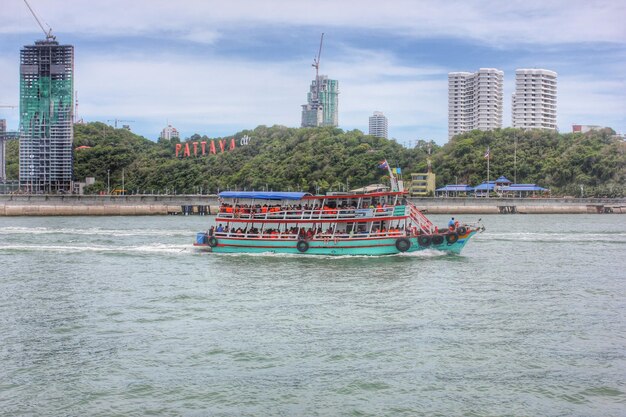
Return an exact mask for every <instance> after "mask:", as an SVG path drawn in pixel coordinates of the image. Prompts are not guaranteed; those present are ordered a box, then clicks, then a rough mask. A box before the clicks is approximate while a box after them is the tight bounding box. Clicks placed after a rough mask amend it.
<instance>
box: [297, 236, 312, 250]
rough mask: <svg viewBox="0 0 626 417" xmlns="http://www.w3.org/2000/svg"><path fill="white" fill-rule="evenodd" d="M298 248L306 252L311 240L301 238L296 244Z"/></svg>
mask: <svg viewBox="0 0 626 417" xmlns="http://www.w3.org/2000/svg"><path fill="white" fill-rule="evenodd" d="M296 249H298V252H302V253H304V252H306V251H308V250H309V242H307V241H306V240H302V239H301V240H299V241H298V243H297V244H296Z"/></svg>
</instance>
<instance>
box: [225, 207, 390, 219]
mask: <svg viewBox="0 0 626 417" xmlns="http://www.w3.org/2000/svg"><path fill="white" fill-rule="evenodd" d="M256 210H258V209H254V211H252V209H239V208H228V210H226V209H223V208H222V209H220V212H219V214H218V217H219V218H220V219H233V220H235V219H244V220H320V219H325V220H328V219H337V220H339V219H352V218H359V217H363V218H372V217H387V216H391V215H393V214H394V206H388V207H377V208H376V207H375V208H363V209H357V208H346V209H329V208H327V209H312V210H311V209H309V210H304V209H302V210H296V209H290V210H273V211H272V210H267V211H256Z"/></svg>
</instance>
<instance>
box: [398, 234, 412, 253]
mask: <svg viewBox="0 0 626 417" xmlns="http://www.w3.org/2000/svg"><path fill="white" fill-rule="evenodd" d="M410 248H411V241H410V240H409V239H407V238H406V237H401V238H398V239H396V249H398V250H399V251H400V252H406V251H408V250H409V249H410Z"/></svg>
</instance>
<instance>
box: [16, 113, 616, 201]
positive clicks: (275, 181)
mask: <svg viewBox="0 0 626 417" xmlns="http://www.w3.org/2000/svg"><path fill="white" fill-rule="evenodd" d="M245 135H247V136H249V137H250V142H249V144H248V145H247V146H239V140H240V139H241V138H242V137H244V136H245ZM234 138H235V140H236V144H237V147H236V148H235V149H233V150H228V147H226V149H225V151H224V152H222V151H221V149H220V148H219V147H218V146H216V148H217V153H216V154H208V153H209V152H208V145H207V155H204V156H202V155H201V154H200V152H198V156H195V157H194V156H193V155H194V154H193V151H192V153H191V155H192V156H191V157H183V155H182V154H183V152H182V151H181V152H179V157H176V156H175V155H176V148H177V145H179V146H181V147H182V149H184V145H185V142H184V141H183V142H182V143H181V141H179V140H178V139H174V140H172V141H169V140H159V141H158V142H153V141H151V140H148V139H146V138H143V137H141V136H137V135H135V134H133V133H132V132H130V131H128V130H124V129H113V128H112V127H110V126H108V125H105V124H103V123H97V122H96V123H89V124H84V125H76V127H75V133H74V146H75V152H74V158H75V161H74V175H75V178H76V179H77V180H81V181H82V180H84V178H85V177H95V179H96V183H95V184H94V185H92V186H90V187H89V188H88V189H87V192H91V193H98V192H100V191H104V190H106V189H107V171H108V172H109V175H110V186H111V189H116V188H121V186H122V174H123V175H124V188H125V189H126V190H127V193H177V194H182V193H208V192H211V193H214V192H216V191H218V190H224V189H240V190H243V189H247V190H252V189H254V190H261V189H266V188H267V189H270V190H304V191H310V192H326V191H341V190H345V189H346V188H348V189H349V188H356V187H359V186H363V185H367V184H371V183H377V182H381V181H385V180H386V179H387V178H386V172H385V171H384V170H380V169H378V167H377V166H378V164H379V163H380V161H382V160H383V159H387V160H388V161H389V163H390V164H391V165H392V166H399V167H401V168H402V172H403V173H404V175H405V177H408V174H409V173H411V172H424V171H425V170H426V167H427V159H428V152H429V150H430V152H431V156H430V159H431V161H432V168H433V171H434V172H435V173H436V174H437V186H438V187H439V186H443V185H445V184H450V183H452V184H454V183H455V182H456V183H459V184H462V183H465V184H470V185H477V184H479V183H481V182H482V181H484V180H486V178H487V160H486V159H485V157H484V154H485V152H486V150H487V148H488V147H489V149H490V153H491V159H490V177H491V179H494V178H497V177H498V176H500V175H504V176H506V177H508V178H509V179H510V180H513V179H516V180H517V182H518V183H536V184H538V185H541V186H543V187H546V188H550V189H551V191H552V194H553V195H575V196H579V195H580V186H581V185H582V186H583V187H584V190H585V196H610V197H618V196H624V195H625V193H626V189H625V186H624V184H625V183H626V153H625V151H626V143H625V142H624V141H623V140H621V139H619V138H615V137H614V132H613V131H611V130H610V129H605V130H602V131H596V132H589V133H586V134H581V133H576V134H559V133H556V132H549V131H543V130H530V131H523V130H519V129H511V128H508V129H498V130H495V131H489V132H482V131H473V132H469V133H466V134H463V135H459V136H456V137H454V138H453V139H452V140H450V141H449V142H448V143H447V144H446V145H444V146H439V145H437V144H435V143H433V142H426V141H418V143H417V145H416V146H415V147H413V148H411V149H407V148H406V147H404V146H402V145H400V144H398V143H396V142H395V141H393V140H387V139H381V138H376V137H372V136H369V135H365V134H364V133H363V132H361V131H359V130H352V131H347V132H344V131H343V130H341V129H338V128H330V127H329V128H287V127H283V126H273V127H266V126H259V127H257V128H256V129H254V130H245V131H242V132H239V133H237V134H236V135H235V136H234ZM212 139H216V142H217V139H219V138H212ZM227 139H228V141H227V143H228V144H230V137H229V138H227ZM200 141H207V142H209V143H210V139H209V138H207V137H206V136H203V137H202V136H199V135H194V136H192V137H191V138H188V139H187V142H190V143H192V142H200ZM79 147H82V148H80V149H78V148H79ZM515 159H516V160H517V163H515ZM7 160H8V163H7V177H8V178H9V179H17V177H18V143H17V141H12V142H9V143H8V145H7Z"/></svg>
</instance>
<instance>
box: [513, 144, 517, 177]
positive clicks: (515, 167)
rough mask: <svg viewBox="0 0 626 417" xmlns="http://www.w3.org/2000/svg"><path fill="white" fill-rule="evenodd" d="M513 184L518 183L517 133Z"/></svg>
mask: <svg viewBox="0 0 626 417" xmlns="http://www.w3.org/2000/svg"><path fill="white" fill-rule="evenodd" d="M513 167H514V173H513V184H517V133H516V134H515V148H514V151H513Z"/></svg>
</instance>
